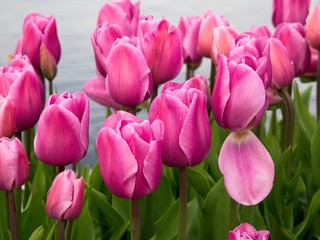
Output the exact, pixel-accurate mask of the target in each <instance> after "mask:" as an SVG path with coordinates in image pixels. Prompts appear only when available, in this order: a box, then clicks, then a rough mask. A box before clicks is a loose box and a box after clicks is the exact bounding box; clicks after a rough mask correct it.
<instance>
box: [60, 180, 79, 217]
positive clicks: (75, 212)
mask: <svg viewBox="0 0 320 240" xmlns="http://www.w3.org/2000/svg"><path fill="white" fill-rule="evenodd" d="M83 199H84V180H83V177H81V178H80V179H76V180H74V182H73V196H72V204H71V205H70V207H69V208H68V209H67V210H66V211H65V213H64V214H63V218H64V219H75V218H77V217H78V216H80V214H81V211H82V205H83Z"/></svg>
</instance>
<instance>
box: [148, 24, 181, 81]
mask: <svg viewBox="0 0 320 240" xmlns="http://www.w3.org/2000/svg"><path fill="white" fill-rule="evenodd" d="M143 48H144V53H145V56H146V59H147V63H148V66H149V68H150V70H151V74H152V78H153V84H154V86H155V87H157V86H159V85H161V84H163V83H165V82H167V81H169V80H172V79H174V78H175V77H176V76H177V75H178V74H179V72H180V70H181V68H182V65H183V52H182V39H181V32H180V30H179V28H178V27H176V26H174V25H171V26H170V25H169V22H168V21H167V20H165V19H162V20H161V21H160V22H159V23H158V24H157V25H156V27H155V28H152V29H151V30H150V29H149V31H147V32H144V33H143Z"/></svg>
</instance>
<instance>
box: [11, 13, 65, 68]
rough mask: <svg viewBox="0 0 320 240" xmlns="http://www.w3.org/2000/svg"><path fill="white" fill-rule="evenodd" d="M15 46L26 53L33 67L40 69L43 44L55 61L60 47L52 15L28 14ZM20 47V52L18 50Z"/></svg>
mask: <svg viewBox="0 0 320 240" xmlns="http://www.w3.org/2000/svg"><path fill="white" fill-rule="evenodd" d="M20 41H21V42H20V43H19V44H18V46H19V45H20V46H19V47H17V50H18V52H17V53H22V54H25V55H27V56H28V57H29V58H30V61H31V63H32V65H33V66H34V68H36V69H39V70H42V69H41V61H42V60H41V54H40V53H41V51H40V48H41V45H42V44H43V45H44V46H45V47H46V48H47V50H48V51H49V53H50V54H51V56H52V58H53V59H54V61H55V63H56V64H58V62H59V60H60V56H61V47H60V42H59V38H58V34H57V26H56V19H55V17H54V16H49V17H45V16H42V15H40V14H38V13H31V14H29V15H28V16H27V17H26V18H25V20H24V24H23V35H22V38H21V40H20ZM19 49H21V52H20V51H19Z"/></svg>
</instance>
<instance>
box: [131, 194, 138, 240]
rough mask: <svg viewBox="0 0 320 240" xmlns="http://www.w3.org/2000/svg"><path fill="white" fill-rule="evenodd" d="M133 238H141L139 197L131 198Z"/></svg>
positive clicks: (136, 239)
mask: <svg viewBox="0 0 320 240" xmlns="http://www.w3.org/2000/svg"><path fill="white" fill-rule="evenodd" d="M131 239H132V240H139V239H140V206H139V199H131Z"/></svg>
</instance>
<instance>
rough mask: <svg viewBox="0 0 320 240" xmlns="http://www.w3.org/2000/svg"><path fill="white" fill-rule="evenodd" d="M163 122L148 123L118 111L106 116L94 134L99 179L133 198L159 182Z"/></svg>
mask: <svg viewBox="0 0 320 240" xmlns="http://www.w3.org/2000/svg"><path fill="white" fill-rule="evenodd" d="M162 136H163V124H162V122H161V121H159V120H157V121H154V122H153V123H152V124H151V123H150V122H149V121H147V120H145V121H142V120H140V119H139V118H137V117H136V116H134V115H132V114H130V113H127V112H124V111H118V112H117V113H115V114H113V115H111V116H110V117H109V118H107V119H106V121H105V122H104V124H103V126H102V128H101V129H100V131H99V133H98V137H97V142H96V145H97V152H98V160H99V166H100V172H101V176H102V179H103V180H104V182H105V184H106V186H107V187H108V188H109V190H110V191H111V192H112V193H113V194H115V195H116V196H119V197H123V198H129V199H136V198H141V197H143V196H145V195H147V194H149V193H151V192H153V191H154V190H155V189H156V188H157V186H158V185H159V183H160V180H161V176H162V162H161V151H160V141H161V140H162Z"/></svg>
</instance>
